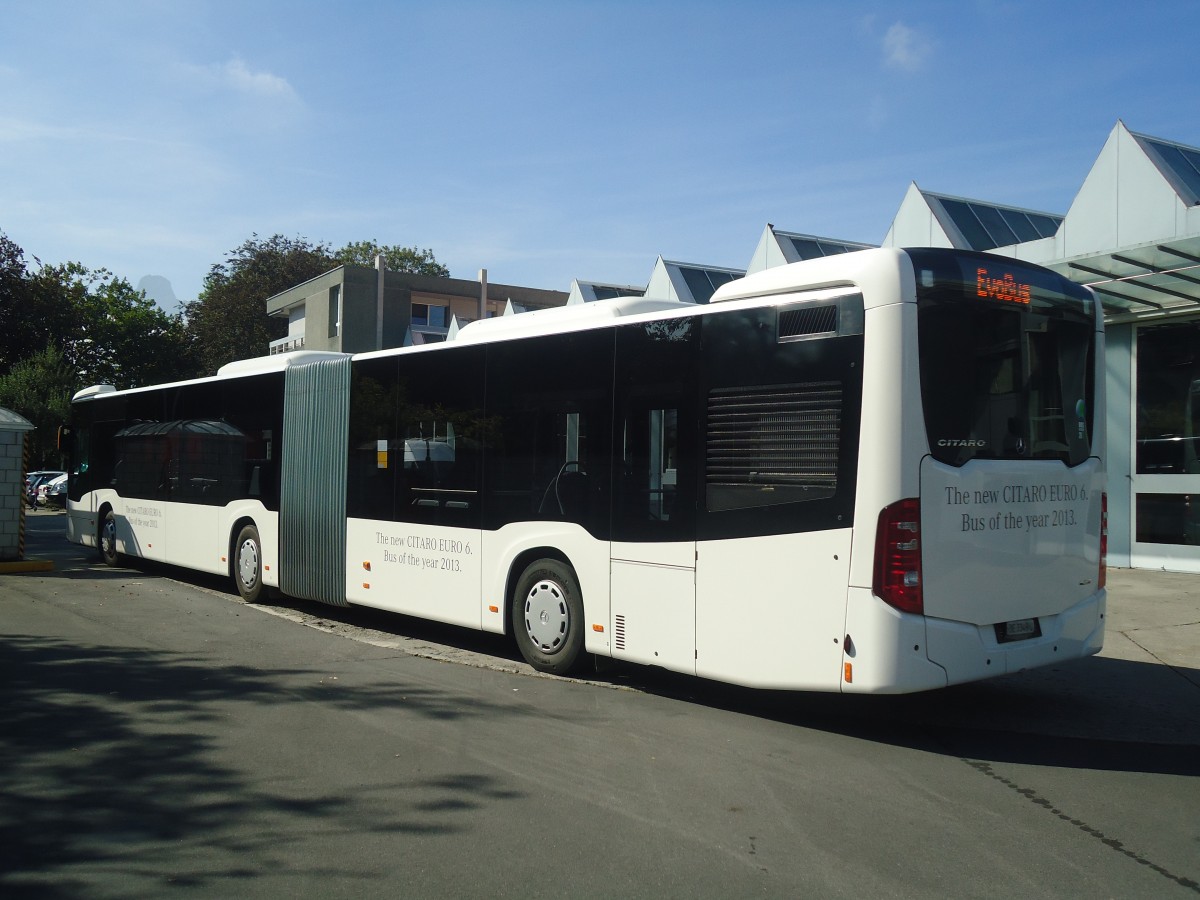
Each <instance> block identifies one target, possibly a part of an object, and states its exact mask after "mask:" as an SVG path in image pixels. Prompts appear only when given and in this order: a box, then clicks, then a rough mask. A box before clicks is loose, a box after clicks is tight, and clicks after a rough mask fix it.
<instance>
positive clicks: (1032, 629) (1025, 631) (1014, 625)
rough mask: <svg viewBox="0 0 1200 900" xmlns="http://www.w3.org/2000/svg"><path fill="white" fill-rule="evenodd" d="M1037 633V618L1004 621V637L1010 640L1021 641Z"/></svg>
mask: <svg viewBox="0 0 1200 900" xmlns="http://www.w3.org/2000/svg"><path fill="white" fill-rule="evenodd" d="M1035 634H1037V619H1017V620H1016V621H1014V622H1005V623H1004V637H1005V639H1006V640H1010V641H1021V640H1024V639H1025V638H1031V637H1033V636H1034V635H1035Z"/></svg>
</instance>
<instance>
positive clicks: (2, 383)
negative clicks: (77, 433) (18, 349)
mask: <svg viewBox="0 0 1200 900" xmlns="http://www.w3.org/2000/svg"><path fill="white" fill-rule="evenodd" d="M75 385H76V381H75V373H74V372H73V371H72V369H71V366H70V365H69V364H68V363H67V361H66V359H65V358H64V357H63V354H62V351H61V350H59V349H58V348H57V347H56V346H54V345H53V344H50V345H47V347H46V348H45V349H44V350H42V351H41V352H40V353H35V354H34V355H32V356H30V357H29V358H28V359H24V360H22V361H20V362H18V363H17V364H16V365H15V366H13V367H12V371H10V372H9V373H8V374H6V375H2V376H0V406H3V407H6V408H8V409H11V410H12V411H13V412H17V413H20V414H21V415H23V416H24V417H25V418H26V419H28V420H29V421H30V422H32V423H33V426H34V429H35V430H34V432H33V440H32V444H31V453H30V458H29V465H30V468H31V469H46V468H61V467H62V465H63V458H62V454H60V453H59V451H58V427H59V426H60V425H64V424H66V422H67V420H68V418H69V417H70V406H71V395H72V393H73V392H74V390H75Z"/></svg>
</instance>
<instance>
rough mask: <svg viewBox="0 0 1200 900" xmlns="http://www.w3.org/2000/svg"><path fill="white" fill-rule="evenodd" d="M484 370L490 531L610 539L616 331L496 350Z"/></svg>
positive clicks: (487, 523)
mask: <svg viewBox="0 0 1200 900" xmlns="http://www.w3.org/2000/svg"><path fill="white" fill-rule="evenodd" d="M487 368H488V398H487V419H488V422H489V425H490V427H491V429H492V432H491V433H492V437H493V442H492V443H491V445H490V448H489V450H490V452H489V454H488V462H487V470H486V472H485V480H486V482H487V486H488V488H487V498H486V503H485V511H484V515H485V527H489V528H499V527H501V526H502V525H505V524H507V523H509V522H516V521H522V520H530V519H533V520H537V519H548V520H558V521H570V522H578V523H579V524H581V525H583V526H584V527H585V528H587V529H588V530H589V531H590V532H591V533H592V534H595V535H597V536H604V537H607V535H608V512H609V510H608V504H609V497H610V491H609V480H610V477H611V446H610V442H611V434H612V378H613V331H612V330H611V329H603V330H598V331H586V332H579V333H574V334H562V335H550V336H546V337H536V338H526V339H523V340H516V341H511V342H508V343H504V344H492V345H489V346H488V348H487Z"/></svg>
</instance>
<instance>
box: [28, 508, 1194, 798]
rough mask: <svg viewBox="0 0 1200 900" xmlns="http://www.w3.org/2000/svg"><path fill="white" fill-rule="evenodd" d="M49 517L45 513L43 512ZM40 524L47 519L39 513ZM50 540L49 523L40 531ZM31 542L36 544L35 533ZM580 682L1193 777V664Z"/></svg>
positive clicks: (507, 644)
mask: <svg viewBox="0 0 1200 900" xmlns="http://www.w3.org/2000/svg"><path fill="white" fill-rule="evenodd" d="M50 521H52V520H50ZM41 522H47V520H46V519H42V520H40V522H39V524H40V523H41ZM42 536H43V537H44V538H45V539H46V542H47V543H48V544H49V543H52V542H53V535H52V531H51V530H49V529H47V530H45V531H44V533H43V535H42ZM38 544H39V554H40V555H43V556H44V555H46V554H45V553H41V550H42V547H41V546H40V545H41V544H42V541H39V542H38ZM48 552H50V553H51V554H52V555H53V556H54V558H55V559H56V562H57V563H58V564H59V565H60V568H59V569H58V571H57V573H56V574H57V575H58V577H65V578H96V579H107V578H128V577H129V576H130V574H131V573H140V574H143V575H151V576H157V577H166V578H171V579H173V580H178V581H183V582H185V583H189V584H193V585H196V586H200V587H204V588H207V589H210V590H217V591H221V592H224V593H227V594H229V595H230V597H231V600H236V601H238V602H240V598H237V595H236V594H235V593H234V592H233V590H232V587H231V585H230V582H229V580H228V579H225V578H218V577H215V576H208V575H204V574H201V573H196V572H192V571H190V570H184V569H179V568H177V567H173V566H166V565H163V564H159V563H153V562H148V561H144V560H139V561H137V564H136V568H129V569H108V568H106V567H104V566H102V565H100V564H99V563H98V562H97V561H96V560H95V559H94V551H91V550H90V549H87V548H81V547H78V546H76V545H73V544H69V543H67V542H66V541H65V539H64V540H63V541H62V542H61V544H60V545H59V546H58V547H57V548H54V549H53V550H52V551H48ZM276 603H277V604H279V605H282V606H285V607H287V608H288V609H290V610H292V611H295V612H299V613H302V614H304V615H306V616H310V617H312V618H313V619H314V620H316V621H315V624H317V625H325V624H327V623H337V624H340V625H345V626H347V627H350V628H358V629H370V630H372V631H376V632H379V633H381V634H383V635H390V636H392V637H395V638H396V639H398V640H408V641H417V642H427V643H430V644H437V645H443V646H446V647H450V648H454V649H455V650H459V651H462V652H463V653H464V654H478V655H480V656H482V657H489V658H491V659H498V660H502V661H504V662H506V663H510V664H511V668H510V670H511V671H514V672H518V673H520V672H521V671H523V670H526V669H527V667H526V666H525V665H524V663H523V662H522V661H521V659H520V656H519V654H518V653H517V651H516V648H515V646H514V645H513V643H512V642H511V640H509V639H508V638H507V637H504V636H500V635H493V634H486V633H482V632H477V631H472V630H470V629H465V628H460V627H457V626H452V625H444V624H441V623H437V622H430V621H427V620H423V619H417V618H412V617H409V616H404V615H399V614H395V613H388V612H382V611H379V610H373V609H369V608H365V607H331V606H327V605H325V604H319V603H313V602H309V601H304V600H298V599H294V598H289V597H283V598H279V599H278V600H277V601H276ZM588 680H589V681H593V682H598V683H600V684H603V685H607V686H611V687H620V688H627V689H632V690H637V691H641V692H644V693H648V694H655V695H660V696H663V697H668V698H671V699H673V700H677V701H680V702H686V703H694V704H700V705H704V706H708V707H712V708H717V709H724V710H728V711H731V712H737V713H742V714H746V715H753V716H757V717H761V718H766V719H770V720H773V721H777V722H781V723H786V724H790V725H794V726H798V727H804V728H816V729H820V730H824V731H829V732H832V733H839V734H844V735H847V736H852V737H856V738H859V739H862V740H869V741H874V742H879V743H886V744H893V745H896V746H903V747H909V748H913V749H919V750H925V751H928V752H934V753H940V754H945V755H949V756H954V757H959V758H965V759H972V760H983V761H987V762H1011V763H1026V764H1031V765H1041V766H1055V767H1067V768H1078V769H1103V770H1115V771H1128V772H1146V773H1161V774H1173V775H1188V776H1196V775H1200V703H1197V698H1198V697H1200V692H1198V691H1197V690H1196V687H1195V684H1196V683H1198V682H1200V671H1198V670H1194V669H1186V670H1180V669H1178V668H1171V667H1168V666H1165V665H1159V664H1152V663H1145V662H1136V661H1129V660H1122V659H1115V658H1108V657H1104V656H1096V657H1091V658H1089V659H1084V660H1077V661H1073V662H1070V663H1064V664H1061V665H1057V666H1051V667H1047V668H1044V669H1038V670H1034V671H1030V672H1025V673H1020V674H1016V675H1008V676H1003V677H1000V678H996V679H992V680H989V681H985V682H978V683H974V684H968V685H959V686H955V687H951V688H946V689H943V690H939V691H931V692H926V693H922V694H911V695H899V696H861V695H841V694H817V693H805V692H791V691H766V690H757V689H746V688H739V687H736V686H730V685H724V684H719V683H715V682H709V681H706V680H703V679H697V678H693V677H689V676H685V675H678V674H675V673H670V672H665V671H662V670H658V669H653V668H645V667H641V666H632V665H625V664H620V663H613V662H608V661H605V662H604V663H603V664H602V665H600V666H599V668H598V671H597V672H596V673H595V674H594V675H589V676H588Z"/></svg>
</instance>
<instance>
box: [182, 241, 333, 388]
mask: <svg viewBox="0 0 1200 900" xmlns="http://www.w3.org/2000/svg"><path fill="white" fill-rule="evenodd" d="M337 265H338V262H337V261H336V260H335V259H334V258H333V256H332V255H331V254H330V252H329V245H327V244H313V243H310V242H309V241H308V240H307V239H306V238H302V237H297V238H286V237H284V236H283V235H281V234H276V235H274V236H272V237H270V238H266V239H262V238H259V237H258V235H257V234H255V235H252V236H251V237H250V239H249V240H247V241H245V242H244V243H243V244H242V245H241V246H240V247H238V248H237V249H235V250H233V251H231V252H230V253H229V254H228V256H227V257H226V259H225V261H224V262H222V263H217V264H215V265H214V266H213V267H212V269H210V270H209V273H208V275H207V276H206V277H205V279H204V287H203V288H202V289H201V291H200V296H199V297H198V298H197V299H196V300H194V301H192V302H191V303H187V304H184V318H185V320H186V325H187V330H188V334H189V338H190V340H191V341H192V345H193V348H194V352H195V358H196V359H197V360H198V361H199V364H200V367H201V371H203V372H205V373H209V374H211V373H212V372H215V371H216V370H217V369H219V368H220V367H221V366H223V365H225V363H227V362H232V361H233V360H235V359H249V358H251V357H255V356H262V355H264V354H265V353H266V352H267V345H268V344H269V343H270V342H271V341H273V340H275V339H277V338H281V337H283V336H284V335H285V334H286V333H287V322H285V321H282V320H279V319H271V318H269V317H268V316H267V308H266V301H267V298H268V297H272V296H274V295H275V294H278V293H280V292H282V291H285V290H287V289H288V288H291V287H295V286H296V285H298V284H301V283H302V282H305V281H308V280H309V279H310V278H315V277H316V276H317V275H320V274H321V273H322V272H327V271H329V270H330V269H332V268H334V267H336V266H337Z"/></svg>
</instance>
